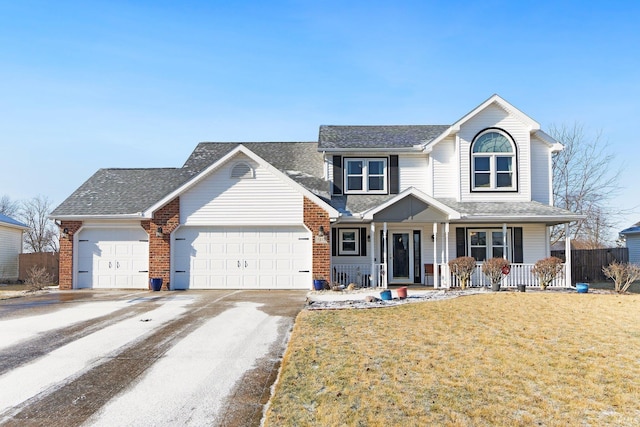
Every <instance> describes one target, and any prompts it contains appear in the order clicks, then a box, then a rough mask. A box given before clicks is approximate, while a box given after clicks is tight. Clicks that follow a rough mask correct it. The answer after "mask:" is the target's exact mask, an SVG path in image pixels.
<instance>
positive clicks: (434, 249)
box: [433, 222, 440, 289]
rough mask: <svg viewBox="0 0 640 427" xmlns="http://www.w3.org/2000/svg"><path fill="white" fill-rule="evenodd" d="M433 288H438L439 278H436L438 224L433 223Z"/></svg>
mask: <svg viewBox="0 0 640 427" xmlns="http://www.w3.org/2000/svg"><path fill="white" fill-rule="evenodd" d="M433 287H434V288H436V289H437V288H439V287H440V278H439V277H438V223H437V222H434V223H433Z"/></svg>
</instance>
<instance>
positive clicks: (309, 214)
mask: <svg viewBox="0 0 640 427" xmlns="http://www.w3.org/2000/svg"><path fill="white" fill-rule="evenodd" d="M303 221H304V224H305V225H306V226H307V228H309V230H311V235H312V237H311V238H312V241H313V249H312V251H313V264H312V268H313V277H314V278H316V277H317V278H323V279H326V280H329V279H330V277H331V241H330V239H331V222H330V221H329V214H328V213H327V212H326V211H325V210H324V209H322V208H321V207H320V206H318V205H317V204H315V203H314V202H312V201H311V200H309V199H307V198H306V197H305V198H304V202H303ZM321 226H322V227H323V228H324V234H325V239H326V240H325V241H321V239H317V238H316V237H317V236H318V232H319V231H320V227H321ZM319 240H320V241H319ZM311 285H312V284H309V286H311Z"/></svg>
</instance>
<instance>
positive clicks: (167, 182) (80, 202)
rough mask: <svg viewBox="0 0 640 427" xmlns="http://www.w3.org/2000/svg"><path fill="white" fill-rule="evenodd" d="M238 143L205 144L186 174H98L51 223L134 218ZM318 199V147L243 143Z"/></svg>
mask: <svg viewBox="0 0 640 427" xmlns="http://www.w3.org/2000/svg"><path fill="white" fill-rule="evenodd" d="M238 145H240V143H237V142H236V143H220V142H217V143H216V142H203V143H200V144H198V145H197V146H196V148H195V149H194V151H193V152H192V153H191V155H190V156H189V158H188V159H187V161H186V163H185V164H184V166H183V167H182V168H161V169H160V168H156V169H100V170H98V171H97V172H96V173H95V174H94V175H93V176H91V177H90V178H89V179H88V180H87V181H86V182H85V183H84V184H82V185H81V186H80V188H78V189H77V190H76V191H75V192H73V194H71V196H69V197H68V198H67V199H66V200H65V201H64V202H62V204H60V206H58V207H57V208H56V209H54V210H53V212H52V213H51V216H52V217H60V216H68V215H79V216H84V215H86V216H92V215H135V214H137V213H139V212H142V211H145V210H146V209H147V208H149V207H150V206H153V205H154V204H155V203H156V202H158V201H159V200H161V199H162V198H163V197H165V196H166V195H168V194H169V193H171V192H172V191H174V190H176V189H177V188H179V187H180V186H181V185H183V184H184V183H186V182H187V181H188V180H189V179H191V178H193V177H194V176H195V175H197V174H199V173H200V172H202V171H203V170H204V169H206V168H207V167H208V166H210V165H211V164H213V163H215V162H216V161H218V160H220V159H221V158H222V157H224V156H225V155H226V154H228V153H229V152H231V151H232V150H233V149H234V148H236V147H237V146H238ZM242 145H244V146H246V147H247V148H248V149H249V150H251V151H253V152H254V153H256V154H257V155H258V156H260V157H262V158H263V159H264V160H266V161H267V162H268V163H270V164H271V165H273V166H274V167H276V168H277V169H279V170H280V171H282V172H283V173H285V174H287V175H288V176H289V177H290V178H291V179H293V180H294V181H296V182H298V183H300V184H301V185H302V186H303V187H305V188H307V189H309V190H310V191H312V192H313V193H314V194H316V195H318V196H320V197H322V198H324V199H325V200H328V198H329V197H330V196H329V192H328V190H329V184H328V183H327V182H326V181H325V180H324V179H323V164H324V163H323V156H322V154H321V153H320V152H318V149H317V143H316V142H251V143H242Z"/></svg>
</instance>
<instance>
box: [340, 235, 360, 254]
mask: <svg viewBox="0 0 640 427" xmlns="http://www.w3.org/2000/svg"><path fill="white" fill-rule="evenodd" d="M344 233H353V235H354V240H353V242H354V243H355V246H354V247H355V249H354V250H352V251H345V250H344V247H343V246H342V244H343V243H344V242H345V240H344ZM346 242H351V240H346ZM338 255H349V256H358V255H360V229H359V228H339V229H338Z"/></svg>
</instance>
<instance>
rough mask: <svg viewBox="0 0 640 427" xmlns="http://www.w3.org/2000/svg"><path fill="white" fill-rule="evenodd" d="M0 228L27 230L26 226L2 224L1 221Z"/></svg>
mask: <svg viewBox="0 0 640 427" xmlns="http://www.w3.org/2000/svg"><path fill="white" fill-rule="evenodd" d="M0 227H6V228H14V229H16V230H28V229H29V227H28V226H26V225H19V224H11V223H8V222H2V221H0Z"/></svg>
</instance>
